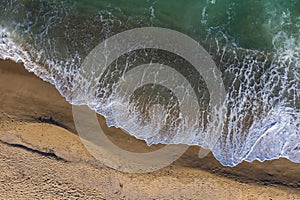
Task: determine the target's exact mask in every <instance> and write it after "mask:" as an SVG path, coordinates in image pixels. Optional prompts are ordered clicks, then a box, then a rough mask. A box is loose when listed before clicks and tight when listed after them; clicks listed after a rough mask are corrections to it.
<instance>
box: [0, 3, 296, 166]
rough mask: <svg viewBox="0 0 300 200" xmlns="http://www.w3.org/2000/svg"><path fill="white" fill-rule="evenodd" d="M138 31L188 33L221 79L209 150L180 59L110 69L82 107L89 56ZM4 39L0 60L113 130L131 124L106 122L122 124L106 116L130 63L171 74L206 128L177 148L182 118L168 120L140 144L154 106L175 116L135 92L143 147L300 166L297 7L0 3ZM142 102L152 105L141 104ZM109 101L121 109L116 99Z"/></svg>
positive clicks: (145, 92)
mask: <svg viewBox="0 0 300 200" xmlns="http://www.w3.org/2000/svg"><path fill="white" fill-rule="evenodd" d="M141 27H163V28H168V29H172V30H176V31H179V32H181V33H184V34H186V35H188V36H189V37H191V38H193V39H194V40H196V41H197V42H199V43H200V44H201V45H202V46H203V47H204V48H205V49H206V51H208V52H209V53H210V55H211V56H212V59H213V60H214V62H215V63H216V65H217V67H218V69H219V70H220V71H221V73H222V81H223V83H224V85H225V89H226V100H225V104H226V105H227V107H226V113H225V114H224V116H225V117H224V119H223V121H224V126H223V127H222V133H218V134H220V135H221V136H220V138H219V140H218V142H217V143H216V144H215V145H213V146H211V145H208V143H209V142H207V141H206V140H207V138H209V137H207V136H205V126H206V125H205V123H206V120H205V119H204V120H203V116H206V117H207V115H209V114H207V113H204V114H203V113H202V111H203V110H205V111H207V108H206V107H205V106H207V107H209V105H208V103H207V100H209V99H207V98H206V96H207V95H205V94H206V93H205V92H207V88H206V86H205V83H202V82H203V79H202V78H201V77H200V76H198V75H196V76H195V73H194V71H193V70H192V69H191V67H190V64H189V63H187V62H186V61H184V59H182V58H178V57H176V56H175V57H174V55H173V54H170V53H168V52H160V51H157V50H153V49H152V50H151V49H148V50H145V51H133V52H131V53H129V54H126V55H124V56H123V58H120V59H119V60H116V61H115V62H114V63H112V64H111V66H110V68H109V70H108V71H107V72H106V74H108V75H107V76H105V80H102V79H101V80H99V82H100V83H99V85H98V87H99V90H97V91H98V92H99V91H100V92H99V93H97V94H93V95H94V96H93V97H91V98H79V97H80V96H81V97H83V96H85V97H86V96H88V97H90V96H89V95H87V94H83V93H80V92H79V91H81V92H82V91H83V90H84V91H87V93H89V92H90V93H91V91H89V88H91V87H93V86H91V85H89V86H87V88H85V89H82V90H79V89H78V87H79V86H80V84H79V85H76V84H78V80H76V77H77V74H78V70H79V68H80V66H81V64H82V63H83V60H84V58H85V57H86V56H87V55H88V54H89V52H90V51H91V50H92V49H93V48H94V47H96V46H97V45H98V44H99V43H101V42H102V41H104V40H105V39H107V38H110V37H111V36H113V35H116V34H118V33H121V32H123V31H126V30H130V29H133V28H141ZM1 32H2V34H1V35H2V37H1V38H0V58H9V59H12V60H14V61H22V62H24V63H25V66H26V68H27V69H28V70H30V71H33V72H35V74H36V75H37V76H39V77H41V78H43V79H44V80H45V81H49V82H50V83H52V84H54V85H55V86H56V88H57V89H58V90H59V91H60V93H61V94H62V95H63V96H65V97H66V98H67V99H68V100H69V101H70V102H71V103H73V104H79V102H80V104H87V105H90V106H91V105H93V106H91V107H93V108H94V109H95V110H96V111H97V112H99V113H100V114H102V115H105V116H106V117H107V119H108V121H110V123H111V125H115V126H119V127H123V124H122V123H123V122H124V123H125V122H126V120H128V119H126V118H124V119H123V122H122V120H119V122H115V121H113V120H111V118H112V116H111V115H114V117H118V118H120V119H122V117H124V116H122V115H121V114H120V113H114V114H111V113H109V112H108V111H107V110H108V107H109V105H110V102H111V101H112V94H113V92H114V88H115V86H116V85H117V82H118V81H119V80H120V79H121V78H120V77H122V74H124V73H125V72H126V69H125V65H126V62H127V61H128V60H129V65H130V66H131V68H130V67H129V68H130V69H134V67H136V66H138V65H139V64H144V63H145V62H146V61H147V62H154V61H155V62H158V63H164V64H168V65H170V66H173V68H174V69H175V70H177V71H178V72H180V73H181V74H183V75H184V76H185V77H186V78H187V79H188V81H189V83H191V85H192V86H193V89H195V90H196V94H197V97H199V99H200V101H201V102H206V103H203V104H201V105H203V106H204V107H205V108H201V109H200V110H199V113H198V114H199V116H201V117H199V118H202V120H199V121H200V122H199V127H194V126H193V127H191V129H190V130H189V131H188V134H187V136H186V140H182V142H178V141H177V140H174V138H173V136H174V135H176V134H177V132H176V130H177V126H179V125H178V123H179V122H178V121H176V118H177V117H178V116H179V115H180V114H178V113H179V111H172V112H173V113H177V114H176V115H174V116H177V117H174V116H173V117H169V118H168V120H169V122H168V123H170V124H171V125H169V126H165V125H164V126H163V127H164V128H163V129H162V130H163V132H162V131H161V132H160V134H158V135H157V136H156V137H151V138H147V137H142V136H140V135H138V134H137V130H138V129H140V128H141V127H143V126H149V127H151V123H150V122H148V121H149V120H150V119H151V117H149V113H148V114H147V112H148V110H149V109H150V104H151V103H152V104H157V103H158V102H164V103H162V104H166V105H167V104H170V105H171V103H172V106H171V107H172V108H173V107H176V106H178V105H177V103H178V102H177V100H176V98H173V99H172V97H170V96H168V95H167V93H170V91H168V90H165V89H161V90H160V89H159V87H149V86H147V87H144V88H140V92H138V93H135V94H134V95H133V96H137V95H138V94H139V95H140V96H141V97H136V99H138V102H143V103H136V104H134V105H135V106H136V107H134V108H133V110H135V109H136V108H138V109H137V110H139V111H138V113H139V114H137V115H141V116H142V117H138V119H143V120H142V122H141V123H139V121H135V122H136V123H135V124H136V127H132V130H128V131H129V132H130V134H132V135H135V136H137V137H138V138H141V139H144V140H146V141H147V142H148V143H149V144H151V143H188V144H195V145H201V146H204V147H209V148H210V149H211V150H212V151H213V153H214V155H215V156H216V157H217V159H218V160H220V161H221V163H222V164H224V165H236V164H237V163H239V162H241V161H242V160H248V161H252V160H254V159H259V160H266V159H275V158H278V157H287V158H289V159H290V160H292V161H294V162H299V161H300V151H299V146H300V118H299V117H300V0H245V1H241V0H222V1H219V0H210V1H209V0H207V1H206V0H189V1H183V0H180V1H175V0H110V1H109V0H75V1H71V0H66V1H60V0H53V1H50V0H49V1H46V0H2V2H1V3H0V33H1ZM1 40H2V43H1ZM190 53H191V54H193V52H190ZM81 81H82V80H81ZM83 81H85V83H86V82H88V83H91V82H95V80H83ZM201 87H202V88H201ZM151 88H152V89H153V88H154V91H153V92H151V91H150V90H151ZM101 91H104V92H102V93H101ZM160 94H163V95H162V97H159V95H160ZM201 94H203V96H201ZM151 95H152V96H151ZM148 96H151V98H150V100H149V102H150V104H149V105H148V104H147V103H149V102H148V101H144V99H143V98H144V97H148ZM171 96H172V95H171ZM140 98H142V99H140ZM187 98H188V96H187ZM201 98H203V99H201ZM78 99H81V100H80V101H79V100H78ZM82 99H84V100H82ZM166 99H170V101H168V100H166ZM174 99H175V100H174ZM173 100H174V101H173ZM113 101H114V102H118V101H119V102H120V103H121V102H122V100H121V99H118V98H117V96H114V99H113ZM145 102H146V103H145ZM176 102H177V103H176ZM167 107H168V106H167ZM171 107H170V108H171ZM120 112H121V111H120ZM172 112H171V113H172ZM145 113H146V114H145ZM169 114H170V113H169ZM135 120H136V119H135ZM147 120H148V121H147ZM168 120H167V121H168ZM215 120H216V121H218V120H217V119H215ZM150 121H151V120H150ZM156 123H158V122H156ZM166 127H167V128H166ZM168 127H169V128H168ZM151 130H152V129H151ZM153 130H154V129H153ZM179 130H180V128H178V130H177V131H179ZM168 131H169V132H171V133H172V134H169V135H168ZM166 135H167V136H166ZM183 141H185V142H183ZM209 144H210V143H209Z"/></svg>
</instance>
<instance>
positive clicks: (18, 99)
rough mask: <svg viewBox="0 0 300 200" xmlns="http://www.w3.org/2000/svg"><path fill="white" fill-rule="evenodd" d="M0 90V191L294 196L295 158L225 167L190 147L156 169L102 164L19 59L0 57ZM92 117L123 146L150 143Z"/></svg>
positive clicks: (68, 112)
mask: <svg viewBox="0 0 300 200" xmlns="http://www.w3.org/2000/svg"><path fill="white" fill-rule="evenodd" d="M0 94H1V95H0V141H1V142H0V149H1V151H0V169H1V171H0V199H41V198H44V199H78V198H82V199H300V190H299V187H300V164H296V163H292V162H290V161H288V160H286V159H278V160H273V161H267V162H264V163H260V162H258V161H255V162H253V163H246V162H245V163H242V164H240V165H238V166H236V167H234V168H230V167H224V166H222V165H220V164H219V163H218V161H217V160H216V159H214V157H213V155H212V154H209V155H208V156H207V157H205V158H203V159H199V158H198V156H197V154H198V150H199V148H198V147H190V148H189V150H188V151H187V152H186V153H185V154H184V155H183V156H182V157H181V158H180V159H179V160H177V161H176V162H175V163H173V164H172V165H170V166H168V167H166V168H163V169H161V170H158V171H156V172H152V173H146V174H128V173H122V172H119V171H116V170H114V169H110V168H108V167H106V166H104V165H103V164H101V163H100V162H99V161H97V160H95V159H94V158H93V157H92V156H91V155H90V153H89V152H88V151H87V150H86V149H85V148H84V146H83V145H82V143H81V141H80V139H79V137H78V136H77V133H76V129H75V126H74V122H73V118H72V107H71V105H70V104H69V103H68V102H66V101H65V99H64V98H63V97H61V96H60V94H59V93H58V92H57V90H56V89H55V88H54V87H53V86H52V85H50V84H49V83H46V82H44V81H42V80H41V79H39V78H37V77H36V76H34V75H33V74H32V73H29V72H27V71H26V70H25V69H24V67H23V66H22V64H16V63H13V62H11V61H0ZM98 118H99V122H100V124H101V126H102V128H103V129H104V130H105V133H106V135H107V136H108V137H109V138H110V139H111V141H113V143H115V144H117V145H118V146H120V147H122V148H123V149H126V150H129V151H133V152H146V151H150V150H153V149H155V148H157V147H155V146H154V147H151V148H148V147H147V146H146V145H145V143H144V142H142V141H139V140H136V139H135V138H133V137H130V136H128V135H127V134H125V133H123V132H122V131H121V130H119V129H117V128H108V127H107V126H105V121H104V119H103V118H102V117H100V116H98ZM158 147H159V146H158Z"/></svg>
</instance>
